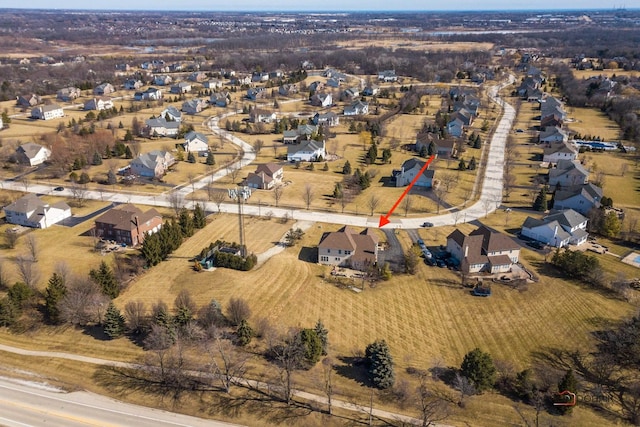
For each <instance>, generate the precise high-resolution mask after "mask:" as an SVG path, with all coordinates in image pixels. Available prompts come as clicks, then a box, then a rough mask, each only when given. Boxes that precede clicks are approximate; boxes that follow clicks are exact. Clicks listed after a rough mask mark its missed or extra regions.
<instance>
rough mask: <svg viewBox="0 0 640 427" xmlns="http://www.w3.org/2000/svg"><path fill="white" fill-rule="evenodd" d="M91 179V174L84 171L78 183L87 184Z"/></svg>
mask: <svg viewBox="0 0 640 427" xmlns="http://www.w3.org/2000/svg"><path fill="white" fill-rule="evenodd" d="M89 181H91V178H90V177H89V174H88V173H86V172H82V173H81V174H80V177H79V178H78V184H87V183H88V182H89Z"/></svg>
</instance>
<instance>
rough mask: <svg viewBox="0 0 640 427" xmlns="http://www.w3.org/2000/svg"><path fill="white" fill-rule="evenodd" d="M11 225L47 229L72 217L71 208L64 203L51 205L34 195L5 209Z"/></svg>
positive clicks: (28, 195) (21, 199)
mask: <svg viewBox="0 0 640 427" xmlns="http://www.w3.org/2000/svg"><path fill="white" fill-rule="evenodd" d="M4 214H5V219H6V221H7V222H8V223H9V224H16V225H22V226H24V227H32V228H47V227H50V226H52V225H54V224H57V223H58V222H60V221H63V220H64V219H65V218H69V217H70V216H71V208H70V207H69V205H67V204H66V203H64V202H58V203H54V204H52V205H49V204H48V203H45V202H43V201H42V200H41V199H40V198H39V197H38V196H36V195H35V194H33V193H30V194H27V195H26V196H24V197H22V198H20V199H18V200H16V201H15V202H13V203H11V204H10V205H8V206H5V208H4Z"/></svg>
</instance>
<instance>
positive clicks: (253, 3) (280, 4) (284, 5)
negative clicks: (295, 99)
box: [0, 0, 637, 12]
mask: <svg viewBox="0 0 640 427" xmlns="http://www.w3.org/2000/svg"><path fill="white" fill-rule="evenodd" d="M636 1H637V0H614V1H613V2H605V3H603V2H601V1H595V0H565V1H564V2H558V1H557V0H538V1H535V2H532V1H530V0H508V1H507V0H484V1H477V0H458V1H456V2H451V3H449V2H436V1H433V0H430V1H424V0H423V1H419V0H418V1H416V0H395V1H392V2H390V1H389V0H350V1H348V2H345V1H344V0H325V1H323V2H300V1H299V0H271V1H265V0H244V1H243V2H239V3H235V2H216V3H214V2H212V1H211V0H183V1H180V2H159V1H157V0H137V1H133V2H132V1H130V0H112V1H108V2H101V1H98V2H91V3H90V2H86V0H83V1H80V0H58V1H56V2H55V3H54V2H51V1H50V0H31V1H30V2H28V4H25V5H22V4H21V5H18V4H16V3H14V2H11V3H10V2H9V1H8V0H0V8H12V7H16V6H18V7H20V8H29V9H83V10H87V9H89V10H182V11H211V12H223V11H225V12H226V11H242V12H246V11H256V12H258V11H300V12H304V11H316V12H317V11H320V12H321V11H350V12H353V11H483V10H486V11H490V10H491V11H495V10H509V11H513V10H570V9H578V10H585V9H603V8H604V9H607V8H608V9H613V8H616V7H624V6H626V7H629V6H632V7H637V5H636V6H633V5H632V3H635V2H636ZM5 3H6V4H5Z"/></svg>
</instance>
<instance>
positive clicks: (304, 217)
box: [0, 75, 515, 229]
mask: <svg viewBox="0 0 640 427" xmlns="http://www.w3.org/2000/svg"><path fill="white" fill-rule="evenodd" d="M513 81H514V77H513V76H512V75H510V76H509V80H508V81H506V82H504V83H502V84H500V85H496V86H492V87H491V88H490V89H489V95H490V97H491V98H492V100H493V101H494V102H496V103H497V104H498V105H500V106H501V107H502V108H503V115H502V118H501V119H500V122H499V123H498V126H497V127H496V130H495V132H494V134H493V137H492V139H491V143H490V146H489V151H488V154H487V155H488V161H487V166H486V168H485V176H484V180H483V183H482V189H481V192H480V198H479V199H478V201H477V202H476V203H474V204H473V205H471V206H469V207H467V208H465V209H462V210H459V211H457V212H453V213H447V214H443V215H437V216H428V217H421V218H399V217H394V216H392V217H390V220H391V223H390V224H389V225H388V226H387V227H388V228H405V229H412V228H418V227H420V225H421V224H422V223H423V222H424V221H425V220H428V221H430V222H432V223H433V224H434V226H436V227H437V226H442V225H455V224H457V223H459V222H469V221H474V220H476V219H479V218H482V217H484V216H486V215H487V214H489V213H491V212H494V211H495V210H496V209H498V207H499V206H500V204H501V202H502V189H503V175H504V151H505V146H506V141H507V136H508V134H509V131H510V130H511V127H512V126H513V120H514V119H515V109H514V108H513V107H512V106H511V105H509V104H508V103H506V102H505V101H504V100H502V99H501V98H500V97H499V96H498V91H499V90H500V89H502V88H503V87H505V86H508V85H510V84H511V83H513ZM231 114H235V113H227V114H226V115H224V116H222V117H226V116H228V115H231ZM220 118H221V117H212V118H210V119H208V120H207V121H206V123H207V124H208V126H209V128H210V129H211V131H212V132H213V133H215V134H218V135H219V134H223V136H225V137H226V138H227V139H229V140H230V141H231V142H232V143H233V144H236V145H238V146H239V147H240V148H241V149H242V150H243V153H244V154H243V157H242V159H240V160H239V161H238V162H236V163H234V164H233V165H232V166H231V167H244V166H246V165H248V164H250V163H251V162H253V161H254V160H255V158H256V155H255V152H254V150H253V147H251V146H250V145H249V144H247V143H246V142H245V141H243V140H241V139H240V138H238V137H236V136H234V135H230V134H229V133H228V132H224V131H223V130H222V129H220V128H219V127H218V122H219V120H220ZM223 132H224V133H223ZM227 174H228V170H227V169H220V170H219V171H218V172H216V173H214V174H213V175H208V176H206V177H204V178H202V179H200V180H199V181H196V182H194V183H193V184H186V185H182V186H180V187H178V188H177V189H176V190H174V191H172V192H169V193H163V194H159V195H146V194H135V193H116V192H110V191H102V192H99V191H93V190H91V191H87V192H86V194H85V198H87V199H97V200H105V201H111V202H117V203H136V204H144V205H151V206H164V207H171V202H170V194H173V193H176V192H177V194H178V195H179V197H180V198H181V199H182V200H185V201H186V197H187V196H188V195H189V194H190V193H191V192H192V191H193V190H194V189H201V188H203V187H205V186H206V185H207V184H208V183H210V182H212V181H217V180H219V179H220V178H222V177H224V176H225V175H227ZM0 186H1V187H2V188H5V189H11V190H17V191H28V192H31V193H40V194H50V193H52V191H53V188H54V186H52V185H43V184H28V186H27V187H26V188H25V185H24V183H22V182H18V181H7V180H5V181H2V182H0ZM57 194H58V195H61V196H67V197H72V196H73V195H72V192H71V190H69V189H65V190H64V191H62V192H59V193H57ZM191 203H193V202H191ZM205 209H206V210H207V211H209V212H215V211H216V210H217V206H216V205H215V204H214V203H211V202H205ZM264 209H266V210H268V211H271V212H272V213H273V216H275V217H283V216H285V215H288V216H289V217H290V218H293V219H295V220H301V221H319V222H327V223H333V224H341V225H353V226H361V227H378V223H379V217H378V216H361V215H349V214H340V213H333V212H315V211H308V210H304V209H285V208H276V207H272V206H268V207H267V206H265V207H262V206H255V205H245V206H244V212H245V214H248V215H256V216H257V215H259V214H260V212H261V211H262V210H264ZM220 210H221V211H222V212H229V213H235V212H236V211H237V205H236V204H234V203H223V204H222V205H221V206H220Z"/></svg>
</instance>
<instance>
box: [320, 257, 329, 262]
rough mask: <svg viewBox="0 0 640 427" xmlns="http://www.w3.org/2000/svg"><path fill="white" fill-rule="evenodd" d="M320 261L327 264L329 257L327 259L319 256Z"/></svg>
mask: <svg viewBox="0 0 640 427" xmlns="http://www.w3.org/2000/svg"><path fill="white" fill-rule="evenodd" d="M320 261H322V262H329V257H328V256H321V257H320Z"/></svg>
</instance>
